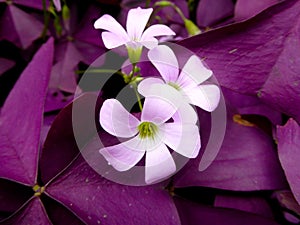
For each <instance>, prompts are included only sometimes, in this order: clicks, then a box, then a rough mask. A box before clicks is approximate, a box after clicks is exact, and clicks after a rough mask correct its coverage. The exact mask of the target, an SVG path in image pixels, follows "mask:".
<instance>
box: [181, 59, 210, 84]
mask: <svg viewBox="0 0 300 225" xmlns="http://www.w3.org/2000/svg"><path fill="white" fill-rule="evenodd" d="M212 74H213V73H212V71H211V70H209V69H207V68H206V67H205V66H204V65H203V64H202V62H201V60H200V59H199V58H198V57H197V56H195V55H193V56H191V57H190V58H189V60H188V61H187V62H186V64H185V65H184V67H183V69H182V72H181V73H180V75H179V78H178V84H184V81H185V78H184V77H185V76H188V77H189V78H191V79H192V80H193V82H195V83H196V85H198V84H200V83H202V82H204V81H206V80H207V79H208V78H210V77H211V76H212Z"/></svg>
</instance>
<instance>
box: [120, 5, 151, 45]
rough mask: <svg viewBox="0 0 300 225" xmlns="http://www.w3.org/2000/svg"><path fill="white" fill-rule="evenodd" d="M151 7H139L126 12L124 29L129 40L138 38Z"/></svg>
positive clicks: (148, 16) (143, 28) (146, 21)
mask: <svg viewBox="0 0 300 225" xmlns="http://www.w3.org/2000/svg"><path fill="white" fill-rule="evenodd" d="M152 11H153V9H152V8H149V9H142V8H140V7H138V8H136V9H131V10H129V12H128V16H127V21H126V29H127V33H128V36H129V37H130V39H131V40H136V41H137V40H140V39H141V37H142V33H143V31H144V30H145V27H146V25H147V23H148V20H149V18H150V16H151V14H152Z"/></svg>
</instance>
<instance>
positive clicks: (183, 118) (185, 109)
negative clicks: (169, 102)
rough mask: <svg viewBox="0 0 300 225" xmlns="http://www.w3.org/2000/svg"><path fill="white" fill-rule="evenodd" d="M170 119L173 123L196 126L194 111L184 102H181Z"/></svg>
mask: <svg viewBox="0 0 300 225" xmlns="http://www.w3.org/2000/svg"><path fill="white" fill-rule="evenodd" d="M172 118H173V120H174V121H175V122H178V123H189V124H196V123H197V120H198V116H197V113H196V111H195V109H194V108H193V107H192V106H191V105H190V104H188V103H187V102H185V101H182V104H181V106H180V107H179V108H178V110H177V112H176V113H175V114H174V115H173V117H172Z"/></svg>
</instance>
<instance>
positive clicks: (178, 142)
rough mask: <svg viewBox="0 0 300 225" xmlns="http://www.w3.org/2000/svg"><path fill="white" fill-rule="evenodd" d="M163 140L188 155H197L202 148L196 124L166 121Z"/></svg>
mask: <svg viewBox="0 0 300 225" xmlns="http://www.w3.org/2000/svg"><path fill="white" fill-rule="evenodd" d="M162 130H163V132H164V136H163V141H164V143H165V144H166V145H168V146H169V147H170V148H171V149H173V150H174V151H176V152H178V153H179V154H181V155H183V156H185V157H188V158H195V157H197V155H198V153H199V150H200V148H201V143H200V135H199V129H198V126H197V125H194V124H182V123H166V124H164V125H163V127H162Z"/></svg>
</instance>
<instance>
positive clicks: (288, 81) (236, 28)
mask: <svg viewBox="0 0 300 225" xmlns="http://www.w3.org/2000/svg"><path fill="white" fill-rule="evenodd" d="M299 18H300V1H299V0H289V1H284V2H283V3H281V4H278V5H275V6H273V7H271V8H269V9H268V10H266V11H264V12H263V13H261V14H259V15H258V16H256V17H254V18H252V19H250V20H248V21H246V22H243V23H238V24H235V25H231V26H227V27H224V28H222V29H217V30H213V31H210V32H207V33H204V34H200V35H198V36H195V37H192V38H189V39H186V40H184V41H182V42H180V44H181V45H183V46H185V47H187V48H189V49H190V50H192V51H194V52H196V53H197V54H198V55H199V56H200V57H201V58H204V59H205V62H206V63H207V65H208V66H209V67H210V68H211V69H212V70H213V72H214V74H215V76H216V78H217V79H218V81H219V82H220V84H221V85H222V86H224V87H226V88H229V89H232V90H235V91H238V92H241V93H246V94H252V95H257V96H258V97H260V98H261V99H262V100H263V101H265V102H266V103H268V104H270V105H271V106H272V107H274V108H275V109H276V110H278V111H282V112H283V113H286V114H288V115H290V116H293V117H295V118H296V119H297V120H298V121H300V113H299V112H300V102H299V99H300V98H299V94H300V89H299V87H298V85H299V78H298V71H299V70H300V68H299V67H300V55H299V54H300V51H299V49H300V42H299V26H300V19H299Z"/></svg>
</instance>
